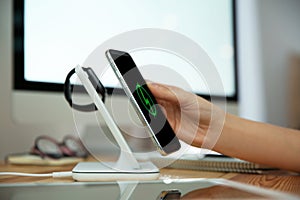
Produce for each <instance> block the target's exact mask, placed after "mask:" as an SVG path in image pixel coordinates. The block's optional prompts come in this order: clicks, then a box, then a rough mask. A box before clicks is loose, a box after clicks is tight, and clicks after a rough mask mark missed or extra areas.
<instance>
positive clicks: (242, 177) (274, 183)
mask: <svg viewBox="0 0 300 200" xmlns="http://www.w3.org/2000/svg"><path fill="white" fill-rule="evenodd" d="M73 167H74V166H73V165H68V166H24V165H23V166H22V165H10V164H5V163H3V162H1V163H0V171H14V172H26V173H51V172H54V171H70V170H72V168H73ZM160 177H161V178H163V177H164V178H165V177H168V178H174V179H180V178H224V179H228V180H233V181H237V182H241V183H247V184H250V185H255V186H259V187H263V188H268V189H274V190H277V191H282V192H287V193H290V194H294V195H297V196H299V199H300V176H299V175H295V174H292V173H289V172H284V171H276V172H273V173H269V174H264V175H258V174H239V173H223V172H208V171H198V170H182V169H168V168H164V169H161V173H160ZM33 182H35V183H53V182H55V183H71V182H74V181H73V179H71V178H59V179H53V178H40V177H17V176H3V177H0V186H1V184H4V183H5V184H7V183H9V184H13V183H33ZM217 191H218V190H217ZM223 192H224V191H223ZM210 194H212V193H211V192H210Z"/></svg>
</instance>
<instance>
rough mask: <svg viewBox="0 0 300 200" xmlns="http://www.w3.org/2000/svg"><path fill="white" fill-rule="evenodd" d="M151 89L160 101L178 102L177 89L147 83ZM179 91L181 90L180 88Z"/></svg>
mask: <svg viewBox="0 0 300 200" xmlns="http://www.w3.org/2000/svg"><path fill="white" fill-rule="evenodd" d="M147 85H148V87H149V89H150V90H151V92H152V94H153V95H154V96H155V98H156V99H157V100H158V101H161V100H164V101H169V102H177V101H178V99H177V98H178V97H177V95H176V92H175V87H172V86H167V85H163V84H159V83H154V82H147ZM178 89H179V88H178Z"/></svg>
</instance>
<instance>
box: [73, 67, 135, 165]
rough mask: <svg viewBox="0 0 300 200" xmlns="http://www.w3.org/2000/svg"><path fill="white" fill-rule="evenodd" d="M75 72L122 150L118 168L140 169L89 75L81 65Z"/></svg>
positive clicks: (117, 163)
mask: <svg viewBox="0 0 300 200" xmlns="http://www.w3.org/2000/svg"><path fill="white" fill-rule="evenodd" d="M75 72H76V74H77V76H78V77H79V79H80V81H81V83H82V84H83V86H84V87H85V89H86V90H87V92H88V94H89V96H90V97H91V99H92V100H93V102H94V103H95V105H96V106H97V108H98V111H99V112H100V114H101V115H102V116H103V119H104V121H105V123H106V124H107V126H108V127H109V129H110V131H111V133H112V134H113V136H114V138H115V139H116V141H117V143H118V145H119V147H120V149H121V153H120V156H119V159H118V161H117V162H116V167H118V169H139V168H140V165H139V163H138V161H137V160H136V158H135V157H134V156H133V154H132V151H131V149H130V147H129V146H128V144H127V142H126V140H125V139H124V137H123V135H122V133H121V132H120V129H119V128H118V127H117V125H116V123H115V122H114V120H113V118H112V117H111V115H110V113H109V112H108V110H107V109H106V107H105V105H104V103H103V102H102V100H101V99H100V97H99V95H98V93H97V92H96V90H95V88H94V87H93V85H92V83H91V82H90V80H89V78H88V74H87V73H85V72H84V70H83V69H82V67H81V66H79V65H77V66H76V68H75Z"/></svg>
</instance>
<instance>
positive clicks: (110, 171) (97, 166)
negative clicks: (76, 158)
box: [72, 162, 159, 181]
mask: <svg viewBox="0 0 300 200" xmlns="http://www.w3.org/2000/svg"><path fill="white" fill-rule="evenodd" d="M114 164H115V163H112V162H80V163H78V164H77V165H76V166H75V167H74V168H73V170H72V173H73V179H75V180H77V181H122V180H124V181H125V180H155V179H157V178H158V177H159V169H158V168H157V167H156V166H155V165H154V164H153V163H151V162H140V163H139V164H140V168H139V169H128V170H124V169H117V168H115V167H114Z"/></svg>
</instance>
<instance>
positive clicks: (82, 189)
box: [0, 178, 299, 200]
mask: <svg viewBox="0 0 300 200" xmlns="http://www.w3.org/2000/svg"><path fill="white" fill-rule="evenodd" d="M0 197H1V199H14V200H18V199H22V200H27V199H28V200H32V199H43V200H48V199H72V200H76V199H108V200H110V199H122V200H127V199H143V200H144V199H149V200H157V199H159V200H162V199H164V200H168V199H201V198H212V199H214V198H217V199H230V198H239V199H249V198H250V199H253V198H254V199H299V197H297V196H293V195H291V194H288V193H282V192H278V191H274V190H269V189H264V188H260V187H256V186H252V185H246V184H243V183H238V182H234V181H230V180H226V179H206V178H203V179H202V178H197V179H164V180H156V181H146V182H138V181H123V182H88V183H87V182H74V183H27V184H0Z"/></svg>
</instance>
